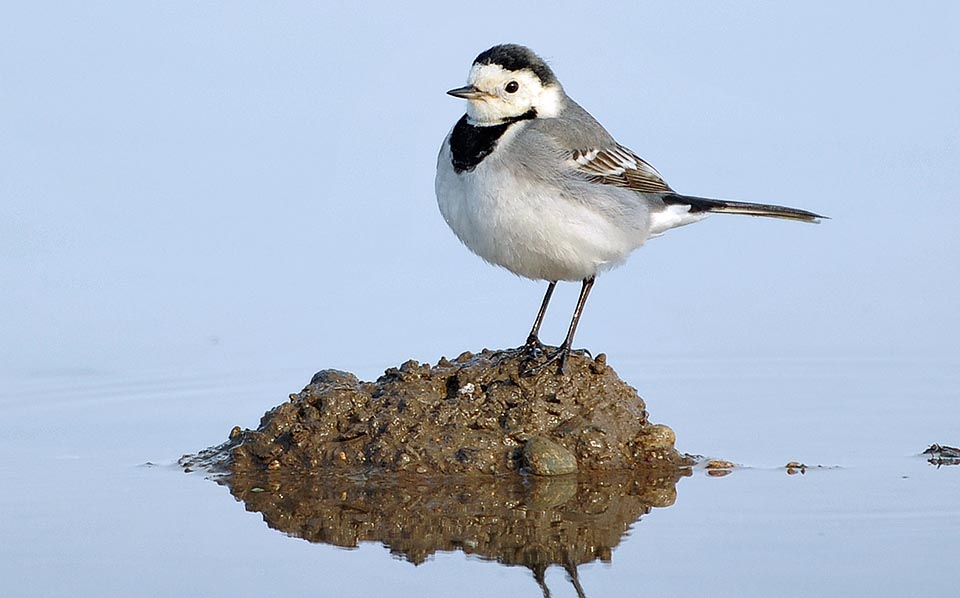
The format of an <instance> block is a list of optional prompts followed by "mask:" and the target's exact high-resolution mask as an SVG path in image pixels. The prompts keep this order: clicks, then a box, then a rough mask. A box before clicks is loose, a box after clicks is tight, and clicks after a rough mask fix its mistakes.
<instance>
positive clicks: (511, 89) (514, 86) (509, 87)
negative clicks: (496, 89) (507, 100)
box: [503, 81, 520, 93]
mask: <svg viewBox="0 0 960 598" xmlns="http://www.w3.org/2000/svg"><path fill="white" fill-rule="evenodd" d="M518 89H520V84H519V83H517V82H516V81H511V82H509V83H507V84H506V85H505V86H504V87H503V90H504V91H506V92H507V93H516V91H517V90H518Z"/></svg>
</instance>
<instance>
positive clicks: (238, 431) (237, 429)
mask: <svg viewBox="0 0 960 598" xmlns="http://www.w3.org/2000/svg"><path fill="white" fill-rule="evenodd" d="M242 433H243V430H241V429H240V426H234V427H233V429H231V430H230V440H233V439H234V438H236V437H237V436H239V435H240V434H242Z"/></svg>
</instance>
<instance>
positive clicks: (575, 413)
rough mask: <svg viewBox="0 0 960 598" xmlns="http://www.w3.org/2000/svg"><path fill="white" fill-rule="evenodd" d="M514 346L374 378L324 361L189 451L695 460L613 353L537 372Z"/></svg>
mask: <svg viewBox="0 0 960 598" xmlns="http://www.w3.org/2000/svg"><path fill="white" fill-rule="evenodd" d="M529 367H530V364H529V362H526V363H525V362H524V359H523V356H522V355H521V354H520V353H519V352H518V351H515V350H514V351H487V350H484V351H483V352H482V353H479V354H476V355H473V354H471V353H464V354H463V355H461V356H460V357H458V358H457V359H455V360H454V361H448V360H447V359H445V358H444V359H441V360H440V362H439V363H437V365H435V366H432V367H431V366H430V365H427V364H419V363H417V362H415V361H408V362H406V363H404V364H403V365H401V366H400V367H399V368H391V369H389V370H387V371H386V373H385V374H384V375H383V376H381V377H380V378H379V379H378V380H377V381H376V382H361V381H359V380H357V378H356V377H355V376H354V375H353V374H349V373H345V372H340V371H336V370H323V371H321V372H318V373H317V374H316V375H315V376H314V377H313V380H312V381H311V382H310V384H309V385H308V386H307V387H306V388H304V389H303V391H301V392H300V393H297V394H293V395H290V401H289V402H287V403H284V404H283V405H280V406H278V407H276V408H274V409H272V410H271V411H269V412H267V413H266V414H265V415H264V416H263V418H262V419H261V420H260V426H259V427H258V428H257V429H256V430H240V429H239V428H234V431H233V432H232V433H231V438H230V440H229V441H227V442H226V443H224V444H223V445H220V446H218V447H214V448H212V449H208V450H206V451H203V452H202V453H200V454H199V455H197V456H196V457H188V458H185V459H184V460H183V464H184V466H185V467H187V468H190V467H197V466H204V467H207V468H215V469H220V470H221V471H226V472H229V473H234V474H236V473H238V472H251V471H262V470H323V471H326V472H331V473H333V472H336V471H342V472H345V473H346V472H350V471H363V470H370V469H373V470H383V471H395V472H399V471H408V472H415V473H420V474H423V473H430V472H436V473H473V474H481V473H482V474H505V473H509V472H514V471H518V470H521V469H523V470H526V471H529V472H531V473H535V474H543V475H555V474H564V473H572V472H575V471H581V472H584V471H599V470H624V469H633V468H636V467H638V466H646V467H650V466H669V467H677V466H682V465H688V464H689V462H688V461H687V460H686V459H685V458H684V457H682V456H681V455H680V454H678V453H677V451H676V450H675V449H674V448H673V442H674V435H673V432H672V431H671V430H670V429H669V428H667V427H666V426H662V425H653V424H650V423H649V421H648V419H647V412H646V409H645V406H644V403H643V400H642V399H641V398H640V397H639V396H638V395H637V392H636V391H635V390H634V389H633V388H631V387H630V386H629V385H627V384H626V383H624V382H623V381H622V380H620V378H619V377H618V376H617V374H616V372H614V371H613V369H612V368H611V367H610V366H608V365H607V364H606V361H605V358H604V356H603V355H598V356H597V358H596V359H590V358H588V357H584V356H580V355H571V357H570V360H569V361H568V362H567V372H566V374H564V375H557V374H556V372H555V369H554V368H552V367H548V368H544V370H543V371H542V372H540V373H537V374H534V375H520V371H521V369H522V368H529Z"/></svg>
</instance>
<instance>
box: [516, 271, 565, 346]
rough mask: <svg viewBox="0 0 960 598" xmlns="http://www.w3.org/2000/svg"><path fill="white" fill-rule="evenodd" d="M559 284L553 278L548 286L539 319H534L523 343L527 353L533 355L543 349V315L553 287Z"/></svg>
mask: <svg viewBox="0 0 960 598" xmlns="http://www.w3.org/2000/svg"><path fill="white" fill-rule="evenodd" d="M556 286H557V281H555V280H551V281H550V284H549V285H548V286H547V293H546V294H545V295H544V296H543V303H542V304H540V311H539V312H538V313H537V319H536V320H534V321H533V328H532V329H531V330H530V335H529V336H527V342H526V343H524V345H523V350H524V352H525V353H526V354H527V355H533V354H535V353H536V352H537V351H539V350H541V349H543V344H542V343H541V342H540V325H541V324H543V316H544V315H545V314H546V313H547V305H548V304H549V303H550V297H552V296H553V289H554V287H556Z"/></svg>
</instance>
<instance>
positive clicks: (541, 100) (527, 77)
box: [467, 64, 563, 124]
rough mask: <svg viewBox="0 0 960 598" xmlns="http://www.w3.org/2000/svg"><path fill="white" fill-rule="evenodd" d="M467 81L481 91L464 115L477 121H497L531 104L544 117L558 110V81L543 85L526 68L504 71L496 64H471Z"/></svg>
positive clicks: (524, 110)
mask: <svg viewBox="0 0 960 598" xmlns="http://www.w3.org/2000/svg"><path fill="white" fill-rule="evenodd" d="M467 82H468V83H469V84H470V85H473V86H474V87H476V88H477V89H478V90H480V91H481V92H482V93H481V94H480V95H478V96H477V97H475V98H472V99H470V100H469V104H467V116H469V117H470V119H471V120H472V121H473V122H475V123H478V124H497V123H500V122H502V121H503V120H504V119H508V118H513V117H517V116H520V115H522V114H525V113H527V112H529V111H530V109H531V108H534V109H536V111H537V116H541V117H547V118H549V117H553V116H556V115H557V113H559V112H560V102H561V99H562V95H563V94H562V92H561V89H560V85H559V84H557V83H555V84H552V85H547V86H544V85H543V84H541V83H540V79H539V78H538V77H537V76H536V75H534V74H533V72H532V71H529V70H526V69H524V70H520V71H508V70H506V69H504V68H503V67H502V66H500V65H498V64H475V65H473V68H472V69H470V77H469V78H468V80H467Z"/></svg>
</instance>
